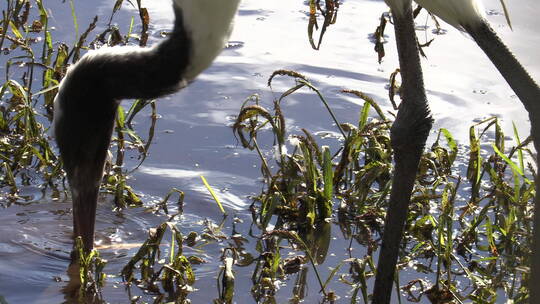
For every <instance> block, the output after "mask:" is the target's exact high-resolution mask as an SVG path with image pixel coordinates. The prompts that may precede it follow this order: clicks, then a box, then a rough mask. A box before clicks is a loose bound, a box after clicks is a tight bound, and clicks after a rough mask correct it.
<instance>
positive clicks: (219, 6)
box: [174, 0, 240, 80]
mask: <svg viewBox="0 0 540 304" xmlns="http://www.w3.org/2000/svg"><path fill="white" fill-rule="evenodd" d="M174 3H175V5H176V6H178V7H179V8H180V9H181V10H182V16H183V20H184V30H185V31H186V32H187V33H188V35H189V37H190V39H191V45H192V51H191V53H192V59H191V61H190V63H189V65H188V67H187V69H186V72H185V77H186V79H187V80H192V79H193V78H195V77H196V76H197V75H198V74H199V73H201V72H202V71H203V70H205V69H206V68H207V67H208V66H210V64H211V63H212V61H213V60H214V58H215V57H216V56H217V55H218V54H219V53H220V52H221V50H222V49H223V48H224V47H225V45H226V43H227V41H228V39H229V36H230V34H231V31H232V28H233V19H234V15H235V14H236V10H237V9H238V4H239V3H240V0H174Z"/></svg>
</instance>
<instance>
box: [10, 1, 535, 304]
mask: <svg viewBox="0 0 540 304" xmlns="http://www.w3.org/2000/svg"><path fill="white" fill-rule="evenodd" d="M319 2H320V1H310V7H309V9H310V16H311V18H310V19H309V22H310V23H309V29H308V30H309V35H310V40H309V41H310V43H311V45H312V47H313V48H316V49H317V48H319V47H320V42H321V40H322V38H323V35H324V31H325V30H326V27H327V26H329V25H331V24H333V23H335V22H336V17H337V11H338V8H339V2H338V1H331V0H327V1H326V2H325V3H324V4H321V3H319ZM70 3H71V5H72V14H73V15H72V16H73V21H74V24H75V28H76V39H75V41H76V42H75V43H74V44H73V45H71V46H69V45H67V44H65V43H57V42H55V41H54V39H53V37H52V33H53V31H52V29H51V28H50V26H49V19H48V12H47V9H46V8H45V7H44V5H43V3H42V1H39V0H38V1H28V0H18V1H15V0H8V1H7V4H8V5H7V8H6V10H5V11H3V14H4V16H3V17H4V18H3V22H2V24H1V29H0V32H1V34H2V36H1V37H0V50H1V51H2V52H3V53H4V56H6V57H5V58H6V59H4V60H2V62H3V63H5V65H6V66H5V78H4V83H3V84H2V86H1V89H0V206H1V207H3V208H9V207H10V206H11V205H13V204H22V203H28V202H31V201H33V200H37V199H38V198H36V197H34V196H25V195H23V194H21V193H23V192H24V191H21V189H24V188H25V187H33V188H36V189H39V190H40V191H41V193H42V195H43V197H44V198H45V199H51V200H68V201H69V198H67V196H68V195H67V193H68V191H67V189H68V188H67V185H66V184H65V182H64V173H63V171H62V169H61V168H62V166H61V163H60V160H59V159H58V157H57V152H56V150H55V148H54V145H53V144H52V139H51V138H50V136H49V134H50V131H49V128H50V126H51V120H52V115H53V99H54V96H55V93H56V91H57V87H58V84H59V82H60V80H61V79H62V77H63V76H64V75H65V71H66V69H67V66H68V65H69V64H71V63H74V62H76V61H77V60H78V59H79V57H80V56H81V52H82V51H83V50H85V49H88V48H93V47H99V46H101V45H118V44H120V45H124V44H138V45H141V46H144V45H146V41H147V39H148V33H147V31H148V23H149V15H148V12H147V11H146V10H145V9H144V8H143V7H142V6H141V3H140V0H138V1H136V2H135V3H134V5H135V6H137V7H138V12H139V16H138V18H139V19H140V22H141V33H140V34H135V33H134V28H135V26H134V24H135V21H134V20H135V19H132V22H131V24H130V25H129V27H128V29H127V31H126V33H124V34H122V33H121V30H120V29H119V28H118V27H116V26H114V25H112V23H111V21H112V20H113V17H114V14H115V13H116V12H117V11H118V9H119V8H120V7H121V5H122V1H121V0H118V1H116V3H115V5H114V8H113V11H112V13H111V17H110V19H109V24H108V26H107V27H106V29H105V30H103V31H102V32H101V33H97V34H96V33H94V30H95V28H96V24H97V21H98V20H97V18H96V19H94V20H93V22H92V23H91V24H89V25H88V26H87V28H86V29H84V31H82V32H81V33H79V31H80V30H82V29H83V28H79V26H80V25H79V24H78V23H77V18H76V15H75V11H74V9H73V3H72V2H70ZM318 13H320V14H321V16H322V17H323V18H324V20H323V28H322V29H321V32H320V38H319V39H318V42H317V43H315V41H314V39H313V38H311V37H312V35H313V32H314V31H315V30H316V29H317V28H318V25H317V20H318V19H317V18H318V17H320V16H319V15H318ZM387 17H388V16H386V17H384V16H383V18H381V20H383V21H384V20H386V18H387ZM385 25H386V24H385V23H384V22H383V23H381V27H382V28H383V29H382V32H383V31H384V26H385ZM381 27H380V28H379V34H380V35H382V34H381V32H380V31H381ZM91 36H96V38H95V39H94V40H92V41H90V42H88V40H89V39H90V37H91ZM380 37H382V36H379V38H380ZM378 52H379V56H383V55H384V50H383V49H382V51H381V49H380V48H379V49H378ZM381 52H382V53H381ZM379 60H380V58H379ZM282 79H284V80H285V81H292V82H293V83H292V85H291V87H290V88H289V89H288V90H285V91H284V92H282V93H280V94H278V95H279V96H278V97H277V98H275V100H270V101H268V100H262V99H261V98H260V97H259V96H258V95H252V96H249V98H247V99H246V100H245V102H244V103H243V104H242V107H241V109H240V110H239V113H238V115H237V117H236V121H235V123H234V126H233V132H234V135H235V136H236V138H237V139H238V142H239V143H241V144H242V146H244V147H245V148H247V149H250V150H253V153H257V155H258V156H259V158H260V166H259V167H260V168H261V175H262V180H263V186H262V190H261V192H260V193H258V194H257V195H254V196H253V197H252V204H251V207H250V209H249V212H251V218H252V227H251V229H250V231H238V230H237V227H236V225H237V223H239V222H240V221H241V220H240V219H238V218H236V217H233V218H232V219H230V218H228V217H225V218H224V220H223V221H222V222H221V223H219V224H215V223H214V222H212V221H210V220H206V221H204V223H203V224H202V227H201V231H202V232H199V233H198V232H189V233H186V232H184V231H181V228H179V227H181V221H182V220H181V219H180V216H181V213H182V204H183V201H184V193H183V192H182V191H180V190H177V189H173V190H171V192H170V193H168V194H166V195H165V196H164V199H163V200H162V201H160V202H157V203H154V204H151V205H150V204H148V203H146V202H144V199H143V198H141V197H140V196H139V195H138V194H137V193H136V191H134V189H132V188H131V187H130V186H129V185H128V180H129V178H128V177H129V173H131V171H128V170H126V169H125V168H124V160H125V158H126V155H125V154H126V153H130V154H131V155H132V157H134V158H137V159H138V162H139V164H140V163H142V162H143V161H144V160H145V158H146V155H147V151H148V149H149V147H150V143H151V142H152V139H153V136H154V135H153V134H154V128H155V124H156V121H157V116H158V114H157V113H158V109H157V106H156V103H155V102H154V101H151V100H150V101H149V100H136V101H133V102H132V103H131V105H130V107H129V109H127V110H126V109H124V108H123V107H120V108H119V111H118V116H117V120H116V128H115V132H114V140H113V147H112V148H111V154H112V155H113V156H114V157H113V158H112V160H111V161H110V163H109V164H108V165H107V167H106V172H105V177H104V179H103V185H102V192H104V193H107V194H109V195H111V196H112V197H114V206H112V208H111V209H113V208H114V209H115V210H116V211H118V212H122V210H123V209H125V208H129V207H137V208H146V209H147V210H148V211H150V212H153V213H155V214H161V215H163V216H165V217H166V220H165V221H164V222H163V223H162V224H160V225H158V226H157V227H151V228H149V229H148V238H147V239H146V240H145V241H144V242H143V244H142V245H141V246H140V248H139V249H138V250H137V251H136V253H135V254H134V255H133V256H132V257H129V260H128V259H126V261H125V266H124V267H123V269H122V271H121V273H120V274H111V276H116V275H119V276H121V279H122V281H123V283H124V286H126V297H127V298H128V299H129V301H130V302H131V303H147V302H148V301H150V300H149V299H150V298H151V299H152V300H151V301H153V303H170V302H174V303H189V302H194V303H198V301H197V293H198V292H206V293H208V292H209V290H202V291H201V290H196V289H195V288H194V287H193V285H194V283H195V282H196V280H197V265H199V264H202V263H205V258H204V256H205V254H204V247H205V246H208V245H210V244H217V245H218V246H219V247H218V250H219V249H221V259H220V260H221V265H210V266H209V267H214V268H215V269H214V273H215V276H216V277H217V282H216V285H217V287H218V288H217V290H215V291H213V292H215V299H214V303H233V302H234V301H235V285H239V283H240V284H244V285H245V284H251V285H250V286H251V288H250V290H251V297H252V298H253V299H254V301H255V302H257V303H277V302H283V299H285V298H286V297H288V295H284V294H283V291H282V290H286V291H290V292H291V295H290V297H289V300H288V301H289V303H300V302H302V301H303V299H305V298H306V297H307V295H308V293H309V292H310V291H311V292H312V293H313V292H315V293H317V294H318V292H319V291H320V292H321V298H320V302H323V303H334V302H336V301H337V300H338V299H341V300H340V302H346V303H362V302H363V303H367V302H368V301H369V296H370V292H371V290H370V289H371V285H372V281H373V277H374V272H375V269H376V263H377V261H376V259H375V257H376V252H377V250H378V249H379V246H380V235H381V233H382V231H383V230H384V227H383V222H384V218H385V213H386V209H387V206H388V203H389V202H388V197H389V193H390V189H391V187H392V185H391V176H392V173H393V164H392V153H393V152H392V149H391V146H390V135H389V128H390V126H391V124H392V120H393V113H390V112H385V111H383V110H382V109H381V107H380V106H379V105H378V104H377V103H376V102H375V101H374V100H373V99H371V98H370V97H369V96H368V95H367V94H364V93H362V92H361V91H357V90H343V91H342V92H341V94H344V95H348V96H352V97H354V98H359V100H361V101H362V103H363V106H362V107H361V109H360V110H359V113H358V120H357V121H352V122H343V121H340V120H339V118H338V117H336V115H335V114H334V113H333V112H332V107H331V105H329V103H328V101H327V100H326V99H325V97H324V95H323V94H322V93H321V92H320V91H319V90H318V89H317V87H316V86H315V85H314V84H313V83H312V82H310V81H309V80H308V77H307V76H304V75H302V74H300V73H298V72H295V71H289V70H278V71H276V72H274V73H273V74H272V75H271V76H270V77H269V80H268V85H269V86H270V87H272V84H273V83H274V82H275V81H278V80H282ZM396 79H397V73H396V74H393V75H392V76H391V77H390V81H389V82H390V92H391V99H392V102H394V100H393V99H394V95H396V96H397V93H398V92H399V84H398V83H397V80H396ZM298 91H303V92H304V93H305V92H309V94H311V95H310V96H312V98H311V99H312V100H313V102H314V103H316V102H317V103H318V102H321V103H322V104H323V106H324V109H325V110H326V111H327V112H328V119H329V120H332V121H333V122H334V124H335V130H332V131H333V132H328V134H317V133H315V134H314V133H313V132H312V131H310V130H307V129H303V128H301V127H302V126H297V127H299V128H301V129H299V130H301V132H294V131H293V130H294V128H290V127H288V126H287V125H286V122H287V119H286V113H285V112H286V103H287V101H288V100H289V99H290V98H292V97H293V96H294V94H296V93H297V92H298ZM274 93H275V92H274ZM143 110H145V111H149V112H150V117H151V125H150V127H149V129H148V130H143V131H141V130H135V128H134V126H133V121H134V119H135V117H136V115H137V114H138V113H140V112H141V111H143ZM143 132H144V134H148V135H146V136H141V135H140V134H141V133H143ZM469 135H470V136H469V137H470V139H469V143H468V145H467V146H459V145H458V144H457V143H456V141H455V140H454V138H453V136H452V134H451V133H450V132H449V131H448V130H446V129H440V130H439V131H438V132H437V133H436V134H435V136H434V140H433V143H432V144H431V147H429V149H427V151H425V153H424V155H423V156H422V160H421V165H420V168H419V171H418V177H417V180H416V183H415V189H414V192H413V198H412V202H413V204H412V206H411V210H410V213H409V217H408V219H407V225H406V235H405V241H404V242H403V244H402V247H401V252H400V257H399V262H398V272H399V273H400V274H403V273H405V275H398V276H396V290H397V291H396V292H398V293H399V294H400V295H401V297H400V299H401V300H400V301H402V302H405V301H409V302H424V303H427V302H428V301H429V302H431V303H466V302H473V303H495V302H500V301H502V300H503V299H507V300H512V301H514V303H525V302H526V301H527V296H528V290H527V288H526V286H527V280H528V279H529V269H528V267H527V265H529V263H530V261H529V256H530V254H531V252H530V248H531V243H532V238H531V236H532V215H533V212H532V211H533V210H532V204H531V202H532V198H533V196H534V195H535V192H534V175H535V174H536V172H534V169H533V166H532V165H531V164H530V160H532V159H533V157H532V152H531V151H530V146H529V143H530V138H527V139H525V140H522V138H521V137H520V135H519V134H518V133H517V131H516V130H514V134H513V140H514V143H513V146H512V147H508V145H509V143H510V141H508V138H507V137H506V135H505V134H504V133H503V130H502V129H501V127H500V125H499V121H498V119H497V118H489V119H486V120H484V121H481V122H479V123H476V124H475V125H472V126H471V127H470V133H469ZM145 137H146V138H145ZM233 140H234V139H233V138H232V136H231V141H233ZM320 142H324V145H321V144H320ZM136 168H137V166H135V168H132V169H131V170H136ZM203 181H204V184H205V185H206V187H208V189H209V191H210V192H211V193H212V196H213V197H214V199H215V200H216V202H217V203H218V204H219V198H218V197H219V193H218V194H215V193H214V191H213V190H212V188H211V186H210V185H209V184H208V182H207V181H206V179H204V178H203ZM176 196H178V200H177V201H176V204H175V205H176V206H175V208H176V210H178V212H177V213H174V214H170V213H169V208H171V207H172V206H171V204H172V203H171V202H169V201H170V200H171V199H172V198H173V197H176ZM219 207H220V208H221V209H223V207H221V204H219ZM111 212H112V210H111ZM226 225H232V227H233V228H232V231H231V232H228V229H224V228H225V227H226ZM4 229H5V228H4ZM336 229H339V232H334V233H332V230H336ZM336 236H339V237H340V238H341V239H342V240H345V241H340V242H336V241H335V240H334V238H335V237H336ZM250 241H251V242H254V243H255V245H250V244H249V242H250ZM76 244H77V246H78V247H76V251H75V252H78V254H76V256H77V257H78V259H79V265H80V268H79V269H77V270H76V274H75V275H74V276H73V277H72V278H71V279H72V282H71V283H73V282H74V281H77V282H78V283H79V285H77V287H76V288H75V289H71V291H73V290H74V292H73V293H74V294H73V298H72V299H73V300H74V301H79V302H81V303H84V302H88V301H91V302H95V303H105V302H107V294H102V293H101V289H102V287H103V285H104V284H107V279H108V276H107V275H105V273H108V270H107V266H106V261H105V260H104V259H102V258H100V256H99V254H98V252H97V251H93V252H90V253H88V254H85V253H84V252H83V251H82V250H81V249H80V241H79V240H77V241H76ZM336 244H348V246H347V248H337V245H336ZM186 248H189V249H190V251H189V252H190V253H193V252H195V253H197V254H193V255H188V253H186ZM214 250H216V249H214ZM336 252H341V253H343V252H345V253H346V254H345V255H346V257H345V258H342V257H340V256H337V255H336V254H335V253H336ZM383 262H384V261H383ZM66 264H67V263H66ZM207 268H208V266H207ZM238 273H242V274H246V273H248V275H244V277H242V278H237V277H238V275H237V274H238ZM246 277H249V279H247V278H246ZM404 278H407V279H406V280H405V281H403V279H404ZM411 278H414V279H411ZM237 280H240V281H239V282H235V281H237ZM249 280H250V282H249ZM286 280H288V281H290V282H294V285H293V286H292V287H290V288H289V289H287V288H283V287H284V285H285V284H284V283H283V282H284V281H286ZM309 284H312V285H313V284H316V285H314V287H313V286H312V288H311V290H309V289H308V285H309ZM131 288H138V289H140V290H142V291H144V292H143V293H142V294H149V295H151V297H150V296H146V295H142V296H141V295H137V296H132V294H131ZM59 289H60V288H59ZM280 289H281V291H280ZM338 291H339V292H338ZM280 293H281V294H280ZM137 294H140V293H137ZM0 299H2V297H1V296H0ZM89 299H90V300H89ZM0 302H1V301H0Z"/></svg>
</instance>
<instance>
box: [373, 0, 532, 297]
mask: <svg viewBox="0 0 540 304" xmlns="http://www.w3.org/2000/svg"><path fill="white" fill-rule="evenodd" d="M415 1H416V2H417V3H418V4H420V6H422V7H424V8H426V9H427V10H428V11H430V12H431V13H432V14H434V15H436V16H437V17H439V18H441V19H443V20H444V21H446V22H447V23H449V24H450V25H452V26H454V27H456V28H457V29H459V30H463V31H465V32H467V33H468V34H469V35H470V36H471V37H472V38H473V39H474V40H475V41H476V43H477V44H478V46H479V47H480V48H481V49H482V50H483V51H484V53H486V55H487V56H488V57H489V59H490V60H491V61H492V62H493V64H494V65H495V66H496V68H497V69H498V70H499V72H500V73H501V75H502V76H503V77H504V78H505V80H506V81H507V82H508V84H509V85H510V87H511V88H512V89H513V90H514V92H515V93H516V95H517V96H518V97H519V99H520V100H521V102H522V103H523V105H524V106H525V108H526V109H527V111H528V112H529V118H530V121H531V134H532V137H533V140H534V145H535V148H536V150H537V151H540V102H539V101H540V87H539V86H538V85H537V84H536V82H535V81H534V80H533V79H532V78H531V77H530V75H529V74H528V73H527V71H526V70H525V68H523V66H522V65H521V64H520V63H519V61H518V60H517V59H516V57H515V56H514V55H513V54H512V52H511V51H510V50H509V49H508V47H506V45H505V44H504V43H503V41H502V40H501V39H500V38H499V37H498V36H497V34H496V33H495V31H494V30H493V29H492V28H491V26H490V25H489V22H488V21H487V20H486V19H485V16H484V7H483V5H482V2H481V1H480V0H415ZM385 2H386V3H387V4H388V5H389V6H390V8H391V10H392V15H393V18H394V25H395V29H396V45H397V47H398V53H399V57H400V69H401V74H402V79H403V84H402V104H401V105H400V108H399V111H398V115H397V118H396V121H395V122H394V125H393V126H392V134H391V135H392V136H391V141H392V147H393V148H394V153H395V162H396V170H395V173H394V179H393V182H392V184H393V187H392V192H391V195H390V206H389V209H388V212H387V216H386V220H385V228H384V234H383V242H382V248H381V252H380V255H379V262H378V265H377V276H376V280H375V286H374V295H373V303H374V304H386V303H390V298H391V296H390V292H391V290H392V282H393V278H394V271H395V265H396V264H395V262H396V260H397V256H398V255H397V252H398V248H399V244H400V242H401V238H402V233H403V228H402V227H403V224H404V221H405V219H406V214H407V212H408V211H407V209H408V202H409V198H410V193H411V192H410V190H411V189H412V184H410V181H411V175H410V174H409V175H407V173H406V172H407V170H409V171H411V172H413V173H414V174H415V172H416V168H417V166H415V164H417V163H416V161H417V160H416V159H413V158H411V157H409V159H407V158H406V157H404V156H400V154H401V155H405V156H407V154H406V153H404V151H400V150H399V147H400V141H404V142H408V141H409V140H410V138H414V137H412V136H411V135H409V136H407V134H406V133H403V132H399V133H400V134H398V132H397V131H400V129H402V128H399V126H398V127H396V124H398V123H399V124H403V125H405V126H407V124H410V123H408V122H407V120H410V119H412V120H414V119H415V117H417V118H418V117H420V118H422V115H420V116H418V115H407V113H404V114H403V115H401V116H400V114H401V112H403V111H404V110H407V111H409V112H414V111H416V112H419V111H420V112H419V113H421V111H422V110H425V109H427V105H426V104H424V103H423V102H419V103H418V104H412V105H411V100H412V101H414V100H415V98H412V99H411V98H409V100H407V94H404V93H407V90H406V89H407V87H410V88H415V87H416V91H423V89H424V88H423V83H422V77H421V69H420V63H419V59H418V54H417V52H416V51H415V50H414V48H413V47H412V45H414V46H415V47H416V45H417V41H416V37H415V33H414V30H412V31H411V30H409V31H408V32H403V31H401V30H400V28H405V27H411V26H412V23H413V20H412V17H411V11H410V10H411V8H410V5H411V0H385ZM406 18H407V20H406ZM407 36H408V37H407ZM407 50H409V51H407ZM405 52H406V53H405ZM410 62H412V64H411V63H410ZM407 70H409V71H407ZM415 70H416V72H415ZM407 81H408V82H416V83H417V84H416V85H414V84H412V83H408V84H406V82H407ZM403 89H405V90H403ZM416 100H417V101H421V98H420V99H418V98H416ZM407 103H408V104H409V106H408V107H404V106H406V105H407ZM406 116H407V118H406V119H402V120H401V121H400V117H406ZM417 118H416V119H417ZM424 125H427V124H424ZM416 129H417V131H416V132H417V134H418V138H424V139H425V137H424V133H425V132H424V131H425V128H424V129H419V128H416ZM411 130H414V128H413V129H411ZM428 131H429V129H428ZM400 137H401V138H400ZM417 142H419V141H417ZM424 143H425V141H424ZM394 146H395V147H394ZM417 156H418V158H419V155H417ZM400 158H403V159H402V160H400ZM537 165H538V171H540V162H538V161H537ZM404 166H408V168H407V169H406V170H403V169H402V168H401V167H404ZM414 174H413V175H414ZM413 180H414V176H413ZM406 183H409V185H408V186H407V187H405V186H404V185H405V184H406ZM536 193H540V179H539V178H538V177H537V180H536ZM535 210H536V212H535V218H534V232H533V250H532V252H533V256H532V258H531V261H532V262H531V277H530V279H529V291H530V302H531V303H537V302H538V299H540V290H539V289H538V288H537V286H538V285H539V284H540V254H538V252H540V196H536V197H535ZM534 253H536V254H534Z"/></svg>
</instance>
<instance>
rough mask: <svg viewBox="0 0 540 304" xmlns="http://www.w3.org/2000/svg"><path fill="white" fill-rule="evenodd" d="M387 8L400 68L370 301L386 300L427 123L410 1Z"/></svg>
mask: <svg viewBox="0 0 540 304" xmlns="http://www.w3.org/2000/svg"><path fill="white" fill-rule="evenodd" d="M385 2H386V4H387V5H388V6H389V7H390V10H391V12H392V19H393V21H394V29H395V37H396V46H397V50H398V56H399V66H400V73H401V79H402V84H401V92H400V96H401V104H400V106H399V109H398V112H397V116H396V119H395V121H394V123H393V124H392V127H391V129H390V143H391V145H392V149H393V151H394V162H395V167H394V168H395V169H394V175H393V177H392V190H391V192H390V202H389V207H388V211H387V213H386V218H385V225H384V232H383V235H382V245H381V250H380V252H379V259H378V263H377V272H376V277H375V285H374V291H373V298H372V303H374V304H386V303H390V300H391V297H392V285H393V282H394V273H395V269H396V263H397V259H398V254H399V247H400V246H399V245H400V243H401V240H402V237H403V230H404V227H405V221H406V218H407V212H408V207H409V204H410V199H411V194H412V190H413V187H414V182H415V180H416V172H417V171H418V166H419V163H420V158H421V156H422V154H423V152H424V147H425V145H426V140H427V138H428V136H429V132H430V130H431V127H432V125H433V119H432V117H431V111H430V109H429V105H428V101H427V96H426V91H425V88H424V78H423V73H422V66H421V63H420V54H419V49H418V43H417V39H416V32H415V26H414V17H413V10H412V0H385Z"/></svg>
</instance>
